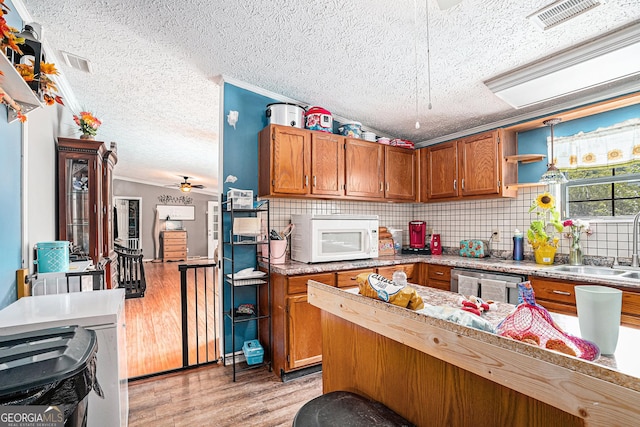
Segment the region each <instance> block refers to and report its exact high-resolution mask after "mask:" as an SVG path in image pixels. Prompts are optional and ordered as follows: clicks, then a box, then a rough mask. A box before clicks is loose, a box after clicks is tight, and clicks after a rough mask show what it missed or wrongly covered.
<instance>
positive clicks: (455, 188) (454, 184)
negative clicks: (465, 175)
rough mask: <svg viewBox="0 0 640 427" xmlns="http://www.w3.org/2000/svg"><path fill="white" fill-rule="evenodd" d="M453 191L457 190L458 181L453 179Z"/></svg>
mask: <svg viewBox="0 0 640 427" xmlns="http://www.w3.org/2000/svg"><path fill="white" fill-rule="evenodd" d="M453 189H454V190H457V189H458V180H457V179H454V180H453Z"/></svg>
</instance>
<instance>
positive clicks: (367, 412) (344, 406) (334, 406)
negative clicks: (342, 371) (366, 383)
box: [293, 391, 414, 427]
mask: <svg viewBox="0 0 640 427" xmlns="http://www.w3.org/2000/svg"><path fill="white" fill-rule="evenodd" d="M334 426H349V427H370V426H376V427H394V426H396V427H399V426H402V427H413V426H414V424H411V423H410V422H409V421H407V420H405V419H404V418H402V417H401V416H400V415H398V414H396V413H395V412H393V411H392V410H391V409H389V408H387V407H386V406H384V405H383V404H382V403H380V402H376V401H375V400H369V399H366V398H364V397H362V396H359V395H357V394H355V393H351V392H348V391H333V392H331V393H327V394H323V395H322V396H319V397H316V398H315V399H312V400H310V401H308V402H307V403H305V404H304V406H303V407H302V408H300V410H299V411H298V413H297V414H296V416H295V418H294V419H293V427H334Z"/></svg>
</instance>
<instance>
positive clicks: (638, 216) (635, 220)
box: [631, 212, 640, 267]
mask: <svg viewBox="0 0 640 427" xmlns="http://www.w3.org/2000/svg"><path fill="white" fill-rule="evenodd" d="M639 219H640V212H638V213H637V214H636V216H635V217H633V228H632V229H631V232H632V233H633V253H632V254H631V267H638V266H639V265H638V264H639V263H638V220H639Z"/></svg>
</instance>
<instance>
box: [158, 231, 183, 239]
mask: <svg viewBox="0 0 640 427" xmlns="http://www.w3.org/2000/svg"><path fill="white" fill-rule="evenodd" d="M162 238H163V239H186V238H187V232H186V231H163V232H162Z"/></svg>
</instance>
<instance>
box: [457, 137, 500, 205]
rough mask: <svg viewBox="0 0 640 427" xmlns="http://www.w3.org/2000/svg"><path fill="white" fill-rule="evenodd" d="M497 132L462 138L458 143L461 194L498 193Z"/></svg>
mask: <svg viewBox="0 0 640 427" xmlns="http://www.w3.org/2000/svg"><path fill="white" fill-rule="evenodd" d="M498 149H499V144H498V140H497V132H487V133H484V134H481V135H477V136H473V137H469V138H464V139H462V140H460V141H459V143H458V160H459V165H458V167H459V168H460V172H461V173H460V179H461V183H460V191H461V194H462V195H463V196H477V195H485V194H498V193H499V191H500V187H499V180H500V178H499V177H500V160H501V159H500V156H499V154H498V153H499V151H498Z"/></svg>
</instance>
